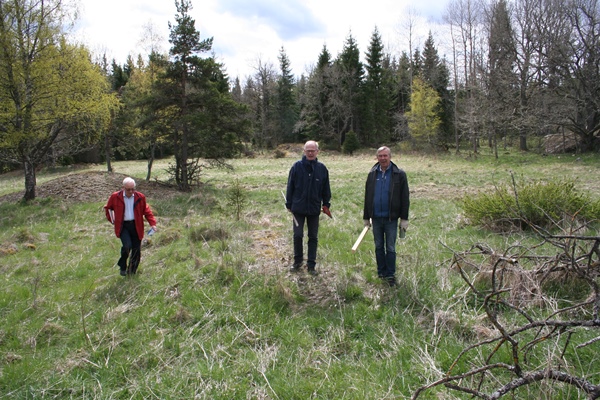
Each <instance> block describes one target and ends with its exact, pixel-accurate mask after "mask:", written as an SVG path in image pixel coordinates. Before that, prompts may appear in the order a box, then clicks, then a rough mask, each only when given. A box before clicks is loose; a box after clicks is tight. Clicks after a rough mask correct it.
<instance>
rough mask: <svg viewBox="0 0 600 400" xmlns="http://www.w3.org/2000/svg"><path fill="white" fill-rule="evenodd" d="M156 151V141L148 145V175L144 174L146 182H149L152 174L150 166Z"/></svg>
mask: <svg viewBox="0 0 600 400" xmlns="http://www.w3.org/2000/svg"><path fill="white" fill-rule="evenodd" d="M155 150H156V141H153V142H152V144H151V145H150V157H149V158H148V173H147V174H146V182H148V181H150V175H151V174H152V164H154V153H155Z"/></svg>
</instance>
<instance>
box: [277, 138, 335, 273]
mask: <svg viewBox="0 0 600 400" xmlns="http://www.w3.org/2000/svg"><path fill="white" fill-rule="evenodd" d="M318 153H319V144H318V143H317V142H315V141H314V140H309V141H308V142H306V143H305V144H304V156H302V160H299V161H296V162H295V163H294V165H292V168H291V169H290V173H289V176H288V182H287V195H286V203H285V207H286V208H287V209H288V211H290V212H292V213H293V214H294V264H293V266H292V268H291V270H292V271H293V272H296V271H298V270H300V268H301V267H302V261H303V260H304V250H303V247H302V242H303V238H304V223H305V221H306V226H307V228H308V253H307V261H306V266H307V268H308V273H309V274H311V275H316V274H317V272H316V270H315V265H316V264H317V243H318V233H319V215H320V214H321V211H323V212H324V213H325V214H327V215H331V214H330V212H329V207H330V206H331V204H330V203H329V201H330V200H331V189H330V188H329V171H328V170H327V167H325V165H324V164H323V163H322V162H320V161H319V160H317V154H318Z"/></svg>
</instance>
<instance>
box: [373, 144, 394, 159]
mask: <svg viewBox="0 0 600 400" xmlns="http://www.w3.org/2000/svg"><path fill="white" fill-rule="evenodd" d="M385 150H387V151H388V152H389V153H390V158H391V157H392V150H390V148H389V147H387V146H381V147H380V148H378V149H377V153H375V154H379V153H381V152H382V151H385Z"/></svg>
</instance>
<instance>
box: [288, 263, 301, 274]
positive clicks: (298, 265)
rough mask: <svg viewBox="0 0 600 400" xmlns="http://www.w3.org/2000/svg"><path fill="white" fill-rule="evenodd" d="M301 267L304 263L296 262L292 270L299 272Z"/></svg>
mask: <svg viewBox="0 0 600 400" xmlns="http://www.w3.org/2000/svg"><path fill="white" fill-rule="evenodd" d="M300 268H302V264H301V263H299V264H294V265H292V266H291V267H290V272H298V271H300Z"/></svg>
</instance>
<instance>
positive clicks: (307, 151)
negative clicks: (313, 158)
mask: <svg viewBox="0 0 600 400" xmlns="http://www.w3.org/2000/svg"><path fill="white" fill-rule="evenodd" d="M317 151H319V150H304V152H305V153H316V152H317Z"/></svg>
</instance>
